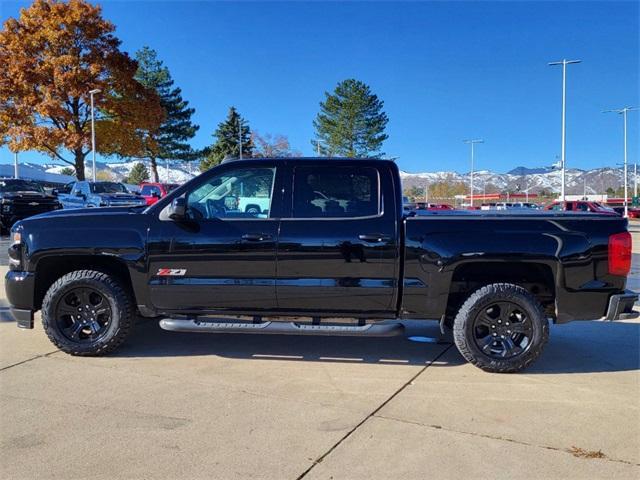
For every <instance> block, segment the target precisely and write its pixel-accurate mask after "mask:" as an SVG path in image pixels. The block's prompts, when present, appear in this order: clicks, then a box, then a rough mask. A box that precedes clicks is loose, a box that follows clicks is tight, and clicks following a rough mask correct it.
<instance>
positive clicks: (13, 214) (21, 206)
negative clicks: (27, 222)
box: [0, 178, 62, 235]
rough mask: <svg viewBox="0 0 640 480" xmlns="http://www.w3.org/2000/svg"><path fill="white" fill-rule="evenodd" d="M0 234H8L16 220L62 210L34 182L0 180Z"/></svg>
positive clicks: (12, 179) (57, 202) (52, 198)
mask: <svg viewBox="0 0 640 480" xmlns="http://www.w3.org/2000/svg"><path fill="white" fill-rule="evenodd" d="M0 205H1V207H0V233H2V234H3V235H4V234H6V233H8V231H9V229H10V228H11V227H12V226H13V224H14V223H16V222H17V221H18V220H22V219H24V218H27V217H30V216H32V215H38V214H40V213H45V212H50V211H52V210H57V209H59V208H62V206H61V205H60V202H59V201H58V200H57V199H56V197H55V196H54V195H48V194H47V193H45V191H44V188H42V186H41V185H40V184H38V183H36V182H32V181H30V180H21V179H18V178H0Z"/></svg>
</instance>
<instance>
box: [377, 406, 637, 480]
mask: <svg viewBox="0 0 640 480" xmlns="http://www.w3.org/2000/svg"><path fill="white" fill-rule="evenodd" d="M373 416H374V417H376V418H381V419H384V420H391V421H394V422H400V423H406V424H409V425H417V426H420V427H425V428H431V429H433V430H443V431H445V432H451V433H459V434H461V435H469V436H472V437H480V438H488V439H491V440H501V441H503V442H509V443H515V444H518V445H524V446H527V447H535V448H540V449H544V450H553V451H556V452H563V453H567V454H569V455H572V456H574V457H576V458H584V459H587V460H589V459H598V460H606V461H608V462H614V463H624V464H627V465H633V466H638V467H640V463H634V462H630V461H628V460H622V459H619V458H611V457H609V456H607V455H605V454H603V453H602V451H599V452H595V453H598V454H601V455H602V456H598V457H592V458H590V457H589V455H582V454H581V455H577V454H576V453H575V452H586V453H589V452H587V451H586V450H583V449H581V448H579V447H576V446H572V447H571V448H560V447H552V446H550V445H538V444H535V443H528V442H524V441H522V440H515V439H513V438H507V437H501V436H498V435H489V434H486V433H478V432H467V431H465V430H456V429H454V428H447V427H443V426H442V425H434V424H427V423H421V422H416V421H413V420H405V419H403V418H397V417H387V416H385V415H377V414H374V415H373Z"/></svg>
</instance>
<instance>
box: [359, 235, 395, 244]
mask: <svg viewBox="0 0 640 480" xmlns="http://www.w3.org/2000/svg"><path fill="white" fill-rule="evenodd" d="M358 238H359V239H360V240H362V241H364V242H369V243H382V242H386V241H387V240H389V235H383V234H381V233H362V234H360V235H358Z"/></svg>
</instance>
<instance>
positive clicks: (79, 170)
mask: <svg viewBox="0 0 640 480" xmlns="http://www.w3.org/2000/svg"><path fill="white" fill-rule="evenodd" d="M73 153H74V156H75V164H76V178H77V179H78V180H80V181H82V180H84V159H85V157H86V154H85V153H82V150H76V151H75V152H73Z"/></svg>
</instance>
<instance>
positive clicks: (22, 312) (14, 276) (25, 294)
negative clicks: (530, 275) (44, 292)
mask: <svg viewBox="0 0 640 480" xmlns="http://www.w3.org/2000/svg"><path fill="white" fill-rule="evenodd" d="M35 277H36V276H35V274H34V273H32V272H21V271H18V270H9V271H8V272H7V274H6V276H5V278H4V288H5V292H6V294H7V300H8V301H9V304H10V305H11V315H12V316H13V318H14V319H15V320H16V322H18V326H19V327H20V328H33V312H34V305H33V299H34V297H35V296H34V288H35Z"/></svg>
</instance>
